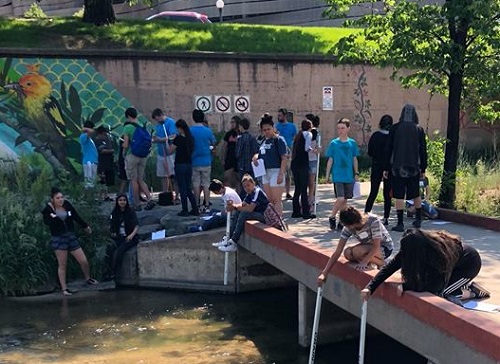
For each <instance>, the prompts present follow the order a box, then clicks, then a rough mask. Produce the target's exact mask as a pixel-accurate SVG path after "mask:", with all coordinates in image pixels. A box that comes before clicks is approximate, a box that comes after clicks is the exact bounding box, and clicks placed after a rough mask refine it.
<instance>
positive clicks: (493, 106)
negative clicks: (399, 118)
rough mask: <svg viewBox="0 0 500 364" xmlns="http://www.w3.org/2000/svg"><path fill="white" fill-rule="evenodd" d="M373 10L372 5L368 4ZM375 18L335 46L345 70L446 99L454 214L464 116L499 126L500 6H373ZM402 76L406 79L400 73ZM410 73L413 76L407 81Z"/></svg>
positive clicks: (446, 179) (443, 198)
mask: <svg viewBox="0 0 500 364" xmlns="http://www.w3.org/2000/svg"><path fill="white" fill-rule="evenodd" d="M326 2H327V4H329V5H330V7H329V8H328V10H327V12H326V13H327V15H329V16H331V17H342V16H343V17H347V14H348V11H349V10H350V9H351V8H352V7H353V6H366V4H367V3H366V2H365V1H364V0H362V1H358V0H326ZM368 4H369V3H368ZM371 9H372V11H371V12H369V14H367V15H365V16H362V17H361V18H359V19H356V20H353V21H349V20H348V21H346V25H347V26H350V25H356V26H359V27H362V28H364V31H363V32H362V33H359V34H353V35H350V36H348V37H345V38H344V39H341V41H340V42H339V43H338V44H337V45H336V46H334V48H333V50H332V51H333V52H334V53H335V54H336V55H338V59H339V61H340V62H342V63H344V62H369V63H372V64H378V65H385V66H392V67H394V70H395V73H394V75H395V76H396V77H397V78H398V79H399V80H400V81H401V82H402V84H403V85H404V86H405V87H428V88H429V89H430V92H433V93H436V92H437V93H441V94H444V95H446V96H447V97H448V126H447V131H446V138H447V143H446V149H445V163H444V168H443V176H442V183H441V190H440V196H439V199H440V205H441V206H442V207H448V208H453V207H454V201H455V185H456V171H457V162H458V148H459V130H460V115H461V112H463V111H466V112H468V115H470V116H471V117H472V118H475V119H477V120H482V121H484V120H487V121H488V122H498V121H499V120H500V83H499V82H498V74H499V73H500V0H444V1H442V2H441V3H440V4H437V3H436V4H429V3H428V2H426V1H421V0H416V1H411V2H409V1H395V0H387V1H385V2H377V3H373V6H372V8H371ZM403 69H404V70H405V73H402V72H398V71H401V70H403ZM408 70H409V73H408Z"/></svg>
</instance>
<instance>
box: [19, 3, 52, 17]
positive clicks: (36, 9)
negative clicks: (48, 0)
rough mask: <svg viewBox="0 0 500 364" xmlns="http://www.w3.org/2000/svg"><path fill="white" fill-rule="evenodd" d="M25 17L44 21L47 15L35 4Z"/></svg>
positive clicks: (25, 13)
mask: <svg viewBox="0 0 500 364" xmlns="http://www.w3.org/2000/svg"><path fill="white" fill-rule="evenodd" d="M23 17H24V18H31V19H43V18H46V17H47V14H45V12H44V11H43V10H42V8H41V7H40V5H38V4H37V3H36V2H34V3H33V4H31V6H30V7H29V8H28V10H26V11H25V12H24V14H23Z"/></svg>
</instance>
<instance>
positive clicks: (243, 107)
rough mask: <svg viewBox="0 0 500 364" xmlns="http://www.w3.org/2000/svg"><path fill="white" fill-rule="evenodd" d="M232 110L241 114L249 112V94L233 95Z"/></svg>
mask: <svg viewBox="0 0 500 364" xmlns="http://www.w3.org/2000/svg"><path fill="white" fill-rule="evenodd" d="M233 104H234V111H235V112H239V113H241V114H245V113H249V112H250V96H242V95H234V96H233Z"/></svg>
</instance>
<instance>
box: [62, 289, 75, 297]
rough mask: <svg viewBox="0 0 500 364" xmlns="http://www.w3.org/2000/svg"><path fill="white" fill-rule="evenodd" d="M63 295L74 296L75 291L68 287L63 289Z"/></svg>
mask: <svg viewBox="0 0 500 364" xmlns="http://www.w3.org/2000/svg"><path fill="white" fill-rule="evenodd" d="M62 294H63V296H72V295H73V291H70V290H69V289H68V288H66V289H63V290H62Z"/></svg>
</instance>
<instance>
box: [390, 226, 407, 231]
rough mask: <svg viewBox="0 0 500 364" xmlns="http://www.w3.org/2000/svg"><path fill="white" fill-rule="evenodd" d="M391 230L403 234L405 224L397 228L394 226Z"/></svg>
mask: <svg viewBox="0 0 500 364" xmlns="http://www.w3.org/2000/svg"><path fill="white" fill-rule="evenodd" d="M391 230H392V231H399V232H403V231H405V226H404V225H403V224H397V225H396V226H393V227H392V229H391Z"/></svg>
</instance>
